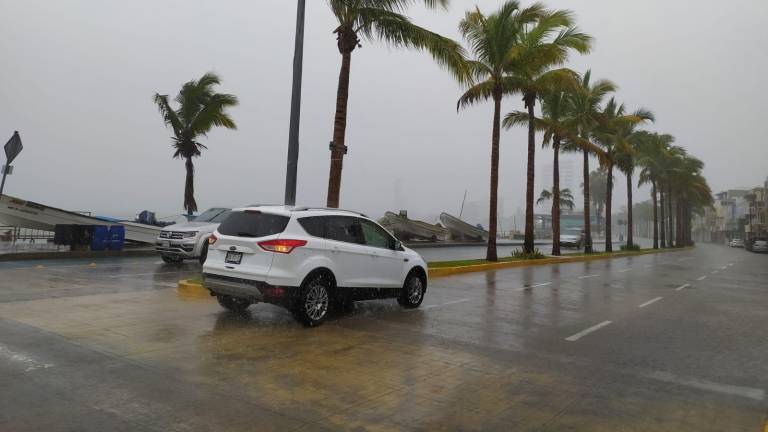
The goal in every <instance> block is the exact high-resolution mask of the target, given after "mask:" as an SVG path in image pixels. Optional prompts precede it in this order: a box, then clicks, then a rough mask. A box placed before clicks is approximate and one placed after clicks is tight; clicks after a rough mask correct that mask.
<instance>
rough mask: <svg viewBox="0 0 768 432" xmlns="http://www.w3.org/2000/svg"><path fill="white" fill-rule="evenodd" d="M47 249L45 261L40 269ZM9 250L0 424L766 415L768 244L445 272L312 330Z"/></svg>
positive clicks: (349, 426) (345, 426)
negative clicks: (410, 299)
mask: <svg viewBox="0 0 768 432" xmlns="http://www.w3.org/2000/svg"><path fill="white" fill-rule="evenodd" d="M40 264H43V265H44V267H37V266H38V265H40ZM89 264H90V263H89V262H78V261H49V262H34V263H0V431H38V430H46V431H104V430H126V431H127V430H130V431H168V430H179V431H197V430H203V431H207V430H211V431H214V430H216V431H219V430H233V431H240V430H244V431H245V430H281V431H285V430H308V431H310V430H311V431H314V430H425V431H432V430H504V431H509V430H511V431H518V430H520V431H576V430H578V431H701V430H704V431H763V427H764V426H763V425H764V423H763V422H764V419H765V415H766V412H768V397H767V396H766V390H768V338H766V331H765V329H766V323H768V255H756V254H751V253H749V252H746V251H743V250H738V249H729V248H726V247H721V246H707V245H704V246H700V247H698V248H696V249H694V250H686V251H677V252H669V253H664V254H658V255H646V256H638V257H632V258H621V259H614V260H604V261H593V262H590V263H575V264H561V265H556V266H537V267H527V268H518V269H509V270H504V271H496V272H488V273H475V274H468V275H462V276H455V277H450V278H441V279H434V280H432V281H431V285H430V287H429V290H428V291H427V297H426V299H425V302H424V305H423V306H422V308H421V309H419V310H416V311H404V310H402V309H400V308H399V307H398V306H397V304H396V303H395V302H394V301H375V302H367V303H358V304H356V306H355V309H354V310H353V311H352V312H351V313H346V314H341V315H337V316H335V317H334V318H333V319H332V320H330V321H329V322H327V323H326V324H325V325H324V326H322V327H320V328H317V329H304V328H302V327H300V326H299V325H298V324H296V323H295V322H294V321H293V320H292V318H291V316H290V314H288V313H287V312H285V311H283V310H282V309H279V308H277V307H273V306H270V305H255V306H253V307H251V309H250V311H249V312H250V313H249V315H248V316H247V317H240V316H236V315H233V314H230V313H228V312H224V311H222V310H221V309H220V308H219V307H218V305H217V304H216V303H215V302H213V301H210V300H209V299H199V300H195V299H184V298H179V297H178V296H177V295H176V293H175V291H174V290H173V289H172V286H173V285H174V284H175V282H176V281H177V280H178V279H181V278H184V277H188V276H190V275H194V274H196V273H197V272H198V271H199V267H197V266H195V265H193V264H189V265H184V266H181V267H170V266H166V265H163V264H161V263H160V262H159V260H157V259H153V258H148V259H135V258H133V259H123V260H119V259H112V260H100V261H98V262H96V263H95V265H89Z"/></svg>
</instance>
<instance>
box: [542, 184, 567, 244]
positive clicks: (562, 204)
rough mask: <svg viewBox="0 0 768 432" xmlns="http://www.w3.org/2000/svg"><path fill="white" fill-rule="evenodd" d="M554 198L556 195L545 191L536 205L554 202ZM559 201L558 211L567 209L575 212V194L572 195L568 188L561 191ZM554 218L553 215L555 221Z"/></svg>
mask: <svg viewBox="0 0 768 432" xmlns="http://www.w3.org/2000/svg"><path fill="white" fill-rule="evenodd" d="M553 196H554V194H553V193H552V192H550V191H548V190H546V189H544V190H542V191H541V194H539V199H537V200H536V204H537V205H540V204H543V203H545V202H547V201H552V199H553V198H552V197H553ZM558 201H559V203H558V204H559V205H558V210H559V209H563V208H566V209H568V210H573V208H574V207H575V206H576V204H575V202H574V200H573V194H572V193H571V190H570V189H568V188H565V189H563V190H561V191H560V199H559V200H558ZM554 217H555V215H554V214H553V215H552V218H553V219H554ZM558 235H559V233H558Z"/></svg>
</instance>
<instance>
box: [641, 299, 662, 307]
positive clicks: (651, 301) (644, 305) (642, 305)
mask: <svg viewBox="0 0 768 432" xmlns="http://www.w3.org/2000/svg"><path fill="white" fill-rule="evenodd" d="M663 298H664V297H656V298H655V299H652V300H648V301H647V302H645V303H643V304H641V305H639V306H637V307H639V308H644V307H646V306H650V305H652V304H654V303H656V302H657V301H659V300H661V299H663Z"/></svg>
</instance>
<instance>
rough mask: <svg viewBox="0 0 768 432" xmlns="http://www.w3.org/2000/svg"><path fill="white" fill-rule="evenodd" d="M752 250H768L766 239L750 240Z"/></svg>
mask: <svg viewBox="0 0 768 432" xmlns="http://www.w3.org/2000/svg"><path fill="white" fill-rule="evenodd" d="M751 251H752V252H768V240H755V241H754V242H752V249H751Z"/></svg>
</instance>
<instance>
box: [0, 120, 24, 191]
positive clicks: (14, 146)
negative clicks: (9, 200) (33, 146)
mask: <svg viewBox="0 0 768 432" xmlns="http://www.w3.org/2000/svg"><path fill="white" fill-rule="evenodd" d="M23 148H24V146H23V145H21V137H20V136H19V131H15V132H14V133H13V136H12V137H11V139H9V140H8V142H7V143H5V166H4V167H3V181H2V183H0V196H2V195H3V189H4V188H5V177H6V176H7V175H8V174H12V173H13V167H12V166H11V162H13V160H14V159H16V156H18V155H19V153H21V150H22V149H23Z"/></svg>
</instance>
